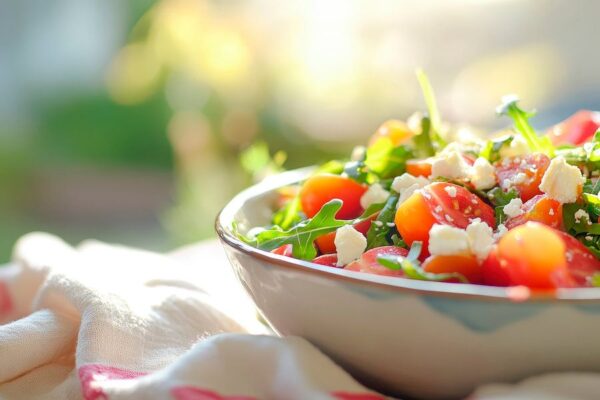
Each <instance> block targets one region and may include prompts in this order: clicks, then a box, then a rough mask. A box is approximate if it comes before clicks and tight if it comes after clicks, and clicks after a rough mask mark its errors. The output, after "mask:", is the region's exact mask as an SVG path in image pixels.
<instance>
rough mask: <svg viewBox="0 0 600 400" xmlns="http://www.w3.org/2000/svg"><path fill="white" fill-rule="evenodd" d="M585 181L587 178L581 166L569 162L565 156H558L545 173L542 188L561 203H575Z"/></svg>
mask: <svg viewBox="0 0 600 400" xmlns="http://www.w3.org/2000/svg"><path fill="white" fill-rule="evenodd" d="M584 183H585V178H584V177H583V175H581V171H580V170H579V168H577V167H575V166H573V165H569V164H567V162H566V161H565V159H564V158H563V157H556V158H554V159H552V161H551V162H550V165H549V166H548V169H547V170H546V172H545V173H544V177H543V178H542V183H541V184H540V190H541V191H542V192H544V193H546V194H547V195H548V197H550V198H551V199H554V200H556V201H559V202H561V203H574V202H575V201H577V198H578V197H579V194H580V193H581V186H582V185H583V184H584Z"/></svg>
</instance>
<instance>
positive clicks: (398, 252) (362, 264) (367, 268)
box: [344, 246, 408, 276]
mask: <svg viewBox="0 0 600 400" xmlns="http://www.w3.org/2000/svg"><path fill="white" fill-rule="evenodd" d="M381 255H393V256H402V257H406V256H407V255H408V250H406V249H403V248H402V247H396V246H382V247H376V248H374V249H371V250H367V251H366V252H365V253H364V254H363V255H362V257H361V258H360V259H358V260H356V261H353V262H351V263H350V264H348V265H347V266H346V268H344V269H347V270H348V271H359V272H366V273H369V274H375V275H383V276H404V272H402V271H401V270H398V271H396V270H393V269H389V268H387V267H384V266H383V265H381V264H379V263H378V262H377V257H379V256H381Z"/></svg>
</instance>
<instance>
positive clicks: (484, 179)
mask: <svg viewBox="0 0 600 400" xmlns="http://www.w3.org/2000/svg"><path fill="white" fill-rule="evenodd" d="M469 179H470V180H471V183H472V184H473V186H475V189H477V190H485V189H491V188H492V187H494V186H495V185H496V172H495V169H494V167H493V166H492V164H490V162H489V161H488V160H486V159H485V158H483V157H479V158H478V159H477V160H475V163H474V164H473V166H472V167H471V168H470V170H469Z"/></svg>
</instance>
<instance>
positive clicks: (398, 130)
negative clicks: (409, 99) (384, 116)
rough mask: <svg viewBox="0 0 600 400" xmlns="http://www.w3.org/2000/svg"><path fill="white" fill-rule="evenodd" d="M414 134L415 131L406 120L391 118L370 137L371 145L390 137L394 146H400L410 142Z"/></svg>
mask: <svg viewBox="0 0 600 400" xmlns="http://www.w3.org/2000/svg"><path fill="white" fill-rule="evenodd" d="M414 135H415V133H414V132H413V131H411V130H410V128H409V127H408V125H406V124H405V123H404V122H402V121H399V120H397V119H390V120H388V121H385V122H384V123H383V124H382V125H381V126H380V127H379V128H377V130H376V131H375V133H374V134H373V135H372V136H371V139H369V146H371V145H372V144H374V143H375V142H377V141H378V140H379V139H381V138H388V139H389V140H390V141H391V142H392V144H393V145H394V146H399V145H401V144H404V143H406V142H408V141H409V140H410V139H411V138H412V137H413V136H414Z"/></svg>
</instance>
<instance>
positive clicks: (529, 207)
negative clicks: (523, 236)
mask: <svg viewBox="0 0 600 400" xmlns="http://www.w3.org/2000/svg"><path fill="white" fill-rule="evenodd" d="M522 210H523V214H521V215H519V216H516V217H514V218H511V219H509V220H508V221H506V223H505V224H504V225H506V227H507V228H508V229H512V228H514V227H516V226H519V225H523V224H524V223H525V222H527V221H535V222H541V223H542V224H545V225H548V226H550V227H552V228H555V229H561V227H562V225H563V216H562V204H561V203H560V202H558V201H556V200H554V199H551V198H549V197H548V196H546V195H541V194H538V195H537V196H534V197H532V198H531V199H529V200H528V201H527V202H526V203H525V204H523V207H522Z"/></svg>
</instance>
